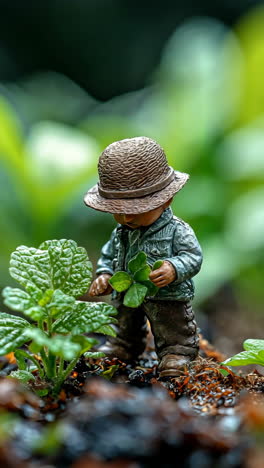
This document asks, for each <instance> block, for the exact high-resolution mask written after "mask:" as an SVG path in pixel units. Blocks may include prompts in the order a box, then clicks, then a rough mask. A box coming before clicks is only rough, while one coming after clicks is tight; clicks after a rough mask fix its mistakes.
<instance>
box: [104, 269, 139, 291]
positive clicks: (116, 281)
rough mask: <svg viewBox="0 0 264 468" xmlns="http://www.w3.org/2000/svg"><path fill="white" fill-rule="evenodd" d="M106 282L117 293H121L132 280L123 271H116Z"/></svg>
mask: <svg viewBox="0 0 264 468" xmlns="http://www.w3.org/2000/svg"><path fill="white" fill-rule="evenodd" d="M108 282H109V283H110V284H111V286H112V288H113V289H115V290H116V291H117V292H122V291H126V289H128V288H129V286H130V285H131V284H132V282H133V279H132V278H131V276H130V275H129V274H128V273H126V272H125V271H118V272H117V273H115V274H114V275H113V276H112V277H111V278H110V279H109V280H108Z"/></svg>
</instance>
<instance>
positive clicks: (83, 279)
mask: <svg viewBox="0 0 264 468" xmlns="http://www.w3.org/2000/svg"><path fill="white" fill-rule="evenodd" d="M39 248H40V249H41V250H44V251H47V252H48V254H49V258H50V263H51V266H52V284H53V289H61V290H62V292H64V293H65V294H68V295H69V296H73V297H78V296H81V295H82V294H84V293H85V292H86V291H87V289H88V288H89V286H90V284H91V280H92V263H91V262H90V260H89V259H88V255H87V252H86V250H85V249H84V248H83V247H78V245H77V244H76V242H75V241H73V240H67V239H61V240H48V241H46V242H43V243H42V244H41V245H40V246H39Z"/></svg>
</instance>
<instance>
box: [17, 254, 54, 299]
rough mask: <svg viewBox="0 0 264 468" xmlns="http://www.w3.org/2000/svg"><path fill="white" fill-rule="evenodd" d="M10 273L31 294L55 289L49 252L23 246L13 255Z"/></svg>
mask: <svg viewBox="0 0 264 468" xmlns="http://www.w3.org/2000/svg"><path fill="white" fill-rule="evenodd" d="M9 271H10V275H11V276H12V277H13V278H14V279H15V280H16V281H18V283H20V284H21V285H22V286H24V288H25V289H26V290H27V291H28V292H29V293H31V292H32V291H34V292H37V293H39V292H41V291H42V292H45V291H46V289H53V288H52V277H51V264H50V258H49V254H48V252H47V251H44V250H40V249H35V248H34V247H26V246H24V245H21V246H20V247H18V248H17V249H16V250H15V251H14V252H13V253H12V254H11V260H10V269H9Z"/></svg>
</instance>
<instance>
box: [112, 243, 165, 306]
mask: <svg viewBox="0 0 264 468" xmlns="http://www.w3.org/2000/svg"><path fill="white" fill-rule="evenodd" d="M162 263H163V261H162V260H157V261H156V262H155V263H154V265H153V267H152V268H151V267H150V266H149V265H148V264H147V255H146V254H145V252H138V254H137V255H136V256H135V257H133V258H132V259H131V260H130V261H129V263H128V270H129V272H126V271H118V272H117V273H115V274H114V275H113V276H112V278H110V280H109V283H110V284H111V286H112V288H113V289H115V290H116V291H117V292H124V291H127V292H126V294H125V296H124V300H123V303H124V305H125V306H127V307H138V306H140V304H142V302H143V301H144V299H145V297H146V295H147V294H148V295H149V296H154V295H155V294H156V293H157V292H158V289H159V288H158V287H157V286H155V284H154V283H152V281H150V279H149V274H150V273H151V271H153V270H156V269H157V268H160V267H161V265H162Z"/></svg>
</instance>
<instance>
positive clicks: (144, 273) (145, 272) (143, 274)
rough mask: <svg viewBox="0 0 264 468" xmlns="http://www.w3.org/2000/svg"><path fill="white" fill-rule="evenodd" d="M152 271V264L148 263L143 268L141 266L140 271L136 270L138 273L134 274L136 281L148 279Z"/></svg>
mask: <svg viewBox="0 0 264 468" xmlns="http://www.w3.org/2000/svg"><path fill="white" fill-rule="evenodd" d="M150 272H151V268H150V266H149V265H146V266H144V267H143V268H140V269H139V270H138V271H136V273H135V274H134V280H135V281H148V279H149V274H150Z"/></svg>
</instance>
